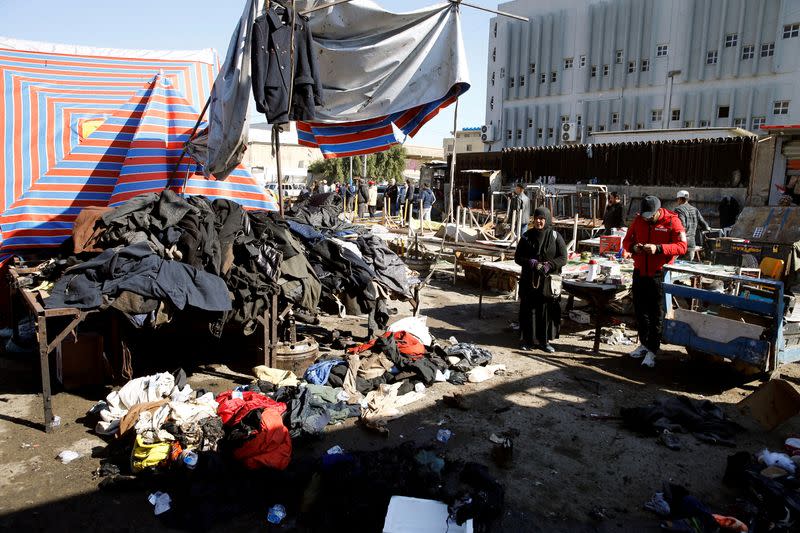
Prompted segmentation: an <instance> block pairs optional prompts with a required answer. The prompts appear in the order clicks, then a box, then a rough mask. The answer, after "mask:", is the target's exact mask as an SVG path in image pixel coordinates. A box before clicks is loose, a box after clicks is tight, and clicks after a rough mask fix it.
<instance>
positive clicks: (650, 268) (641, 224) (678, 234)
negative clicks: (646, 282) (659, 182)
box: [622, 207, 686, 277]
mask: <svg viewBox="0 0 800 533" xmlns="http://www.w3.org/2000/svg"><path fill="white" fill-rule="evenodd" d="M660 212H661V216H660V217H659V218H658V220H657V221H656V223H655V224H650V223H649V222H647V221H646V220H645V219H643V218H642V217H641V216H640V215H636V218H635V219H634V220H633V222H632V223H631V227H630V228H628V233H627V234H626V235H625V239H624V240H623V241H622V247H623V248H624V249H625V250H626V251H627V252H629V253H630V254H632V255H633V268H634V270H636V271H638V272H639V275H640V276H648V277H652V276H655V275H656V274H657V273H658V272H660V271H661V269H662V268H663V267H664V265H667V264H671V263H673V262H674V261H675V257H676V256H679V255H683V254H685V253H686V230H684V228H683V224H682V223H681V219H680V218H678V215H677V213H675V212H673V211H670V210H669V209H665V208H663V207H662V208H661V209H660ZM636 244H657V245H660V246H661V253H656V254H654V255H649V254H646V253H644V252H639V253H634V251H633V247H634V245H636Z"/></svg>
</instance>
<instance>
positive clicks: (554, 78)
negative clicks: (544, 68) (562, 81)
mask: <svg viewBox="0 0 800 533" xmlns="http://www.w3.org/2000/svg"><path fill="white" fill-rule="evenodd" d="M550 81H551V82H553V83H555V82H557V81H558V72H551V73H550Z"/></svg>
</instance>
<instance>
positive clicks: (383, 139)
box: [297, 0, 469, 158]
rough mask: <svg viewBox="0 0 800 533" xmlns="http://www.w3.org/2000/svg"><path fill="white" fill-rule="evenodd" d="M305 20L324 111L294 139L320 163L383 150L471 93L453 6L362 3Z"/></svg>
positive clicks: (299, 127)
mask: <svg viewBox="0 0 800 533" xmlns="http://www.w3.org/2000/svg"><path fill="white" fill-rule="evenodd" d="M323 3H324V2H310V1H309V2H307V4H306V5H307V6H309V7H310V6H311V5H316V6H318V5H321V4H323ZM301 5H302V4H301ZM302 9H303V8H301V11H302ZM309 17H310V20H309V27H310V28H311V30H312V34H313V39H314V48H315V52H316V53H317V57H318V63H319V70H320V78H321V80H322V85H323V91H322V92H323V97H324V100H325V105H324V106H322V107H317V108H316V115H317V119H318V120H317V121H315V122H298V125H297V133H298V139H299V142H300V144H303V145H306V146H314V147H316V146H319V148H320V149H321V150H322V153H323V155H324V156H325V157H326V158H330V157H344V156H349V155H357V154H365V153H373V152H379V151H382V150H386V149H388V148H389V147H391V146H392V145H394V144H397V143H398V142H400V141H401V140H402V139H400V140H398V138H397V137H396V135H395V130H396V129H397V130H399V131H400V132H402V133H403V134H405V135H414V134H415V133H416V132H417V131H418V130H419V128H420V127H421V126H422V125H423V124H424V123H425V122H427V121H428V120H430V119H431V118H432V117H433V116H435V115H436V113H438V111H439V109H441V108H443V107H446V106H447V105H449V104H451V103H452V102H454V101H455V99H456V98H457V97H458V96H459V95H460V94H462V93H463V92H465V91H466V90H467V89H468V88H469V75H468V72H467V62H466V54H465V51H464V43H463V38H462V35H461V23H460V20H459V15H458V6H457V4H454V3H450V2H446V3H442V4H437V5H435V6H431V7H428V8H425V9H420V10H418V11H412V12H409V13H391V12H389V11H385V10H384V9H382V8H381V7H380V6H378V5H377V4H375V3H374V2H371V1H369V0H360V1H357V2H349V3H345V4H340V5H337V6H334V7H330V8H328V9H322V10H319V11H315V12H313V13H311V14H310V15H309Z"/></svg>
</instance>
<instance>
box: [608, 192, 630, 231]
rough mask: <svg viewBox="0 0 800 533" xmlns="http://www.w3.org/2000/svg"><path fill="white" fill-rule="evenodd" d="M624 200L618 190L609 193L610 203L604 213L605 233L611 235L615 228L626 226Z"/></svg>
mask: <svg viewBox="0 0 800 533" xmlns="http://www.w3.org/2000/svg"><path fill="white" fill-rule="evenodd" d="M622 210H623V207H622V202H621V201H620V198H619V193H618V192H612V193H611V194H609V195H608V205H607V206H606V212H605V213H604V214H603V227H604V228H605V229H604V230H603V235H611V232H612V231H613V229H614V228H626V227H627V226H626V225H625V214H624V213H623V211H622Z"/></svg>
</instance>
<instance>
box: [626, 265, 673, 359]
mask: <svg viewBox="0 0 800 533" xmlns="http://www.w3.org/2000/svg"><path fill="white" fill-rule="evenodd" d="M633 307H634V309H635V310H636V325H637V327H638V329H639V344H641V345H643V346H645V347H646V348H647V349H648V350H650V351H651V352H653V353H656V352H657V351H658V349H659V348H660V347H661V334H662V333H663V332H664V313H665V311H666V306H665V302H664V275H663V274H657V275H656V276H654V277H649V276H640V275H639V273H638V272H634V273H633Z"/></svg>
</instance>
